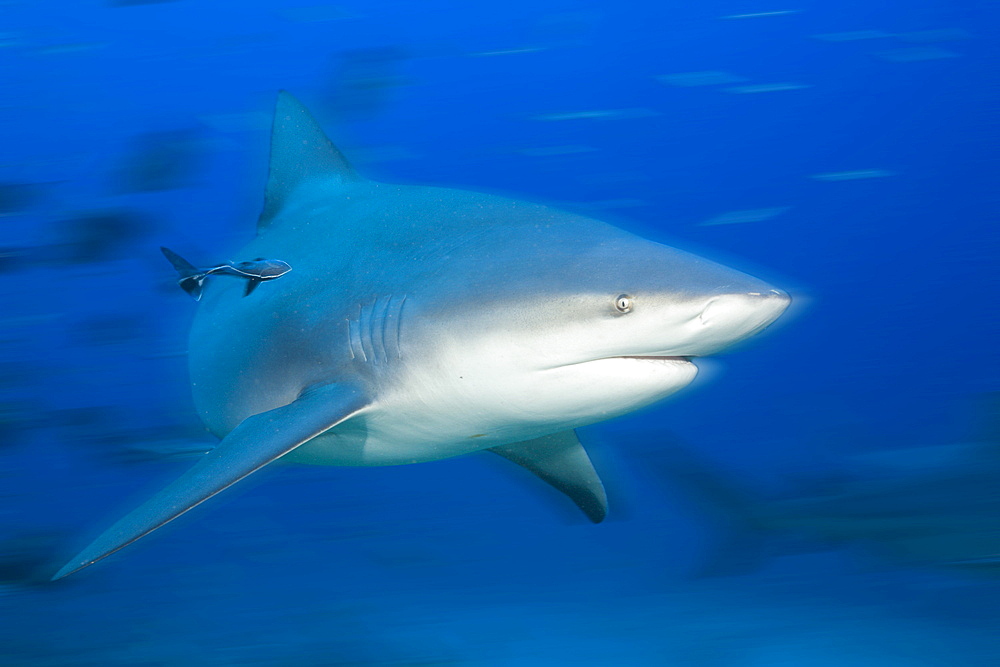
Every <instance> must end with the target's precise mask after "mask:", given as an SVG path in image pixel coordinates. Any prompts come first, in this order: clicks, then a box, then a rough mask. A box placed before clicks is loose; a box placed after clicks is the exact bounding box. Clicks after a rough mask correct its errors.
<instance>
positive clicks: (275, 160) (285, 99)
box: [257, 90, 357, 232]
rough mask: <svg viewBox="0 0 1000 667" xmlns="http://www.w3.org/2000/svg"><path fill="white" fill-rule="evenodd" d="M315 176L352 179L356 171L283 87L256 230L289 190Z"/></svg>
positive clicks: (264, 224) (272, 214)
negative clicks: (262, 204)
mask: <svg viewBox="0 0 1000 667" xmlns="http://www.w3.org/2000/svg"><path fill="white" fill-rule="evenodd" d="M316 178H332V179H339V180H354V179H356V178H357V175H356V174H355V173H354V170H353V169H351V165H350V164H348V162H347V160H346V159H345V158H344V156H343V155H341V153H340V151H339V150H337V147H336V146H334V145H333V142H331V141H330V140H329V139H328V138H327V136H326V134H324V133H323V128H321V127H320V126H319V123H317V122H316V119H315V118H313V117H312V114H310V113H309V111H308V109H306V108H305V106H303V104H302V103H301V102H299V101H298V100H297V99H295V97H294V96H293V95H292V94H291V93H288V92H287V91H284V90H282V91H281V92H279V93H278V102H277V104H276V105H275V107H274V124H273V126H272V127H271V161H270V164H269V167H268V176H267V190H265V192H264V210H263V211H262V212H261V214H260V219H259V220H258V221H257V231H258V232H259V231H261V230H262V229H264V228H266V227H267V226H268V225H269V224H271V220H273V219H274V217H275V216H276V215H277V214H278V211H280V210H281V208H282V207H283V206H284V204H285V200H286V199H287V198H288V196H289V194H291V193H292V191H294V190H295V189H296V188H298V186H299V185H301V184H302V183H303V182H305V181H308V180H312V179H316Z"/></svg>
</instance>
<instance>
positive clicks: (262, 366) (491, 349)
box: [55, 93, 789, 578]
mask: <svg viewBox="0 0 1000 667" xmlns="http://www.w3.org/2000/svg"><path fill="white" fill-rule="evenodd" d="M240 256H245V257H280V258H282V260H283V261H287V262H288V263H289V264H290V265H292V266H294V267H295V271H293V272H291V273H288V274H287V275H286V276H283V277H282V278H281V280H277V281H274V282H273V284H271V285H270V286H269V288H268V289H267V290H260V291H258V292H257V293H255V294H254V298H252V299H243V298H238V296H239V295H238V292H237V290H238V289H239V285H238V284H235V283H234V282H233V281H216V282H213V283H210V284H207V285H206V289H205V294H204V298H203V299H202V300H201V302H200V305H199V307H198V312H197V315H196V317H195V320H194V324H193V326H192V329H191V339H190V346H189V349H190V354H189V362H190V373H191V383H192V388H193V392H194V400H195V405H196V407H197V409H198V412H199V414H200V416H201V418H202V420H203V421H204V423H205V424H206V426H207V427H208V428H209V429H210V430H211V431H212V432H213V433H214V434H216V435H217V436H219V437H220V438H222V441H221V442H220V443H219V445H218V446H217V447H216V448H215V449H214V450H212V451H211V452H210V453H208V454H206V455H205V456H204V457H203V458H202V459H201V460H200V461H199V462H198V463H197V464H196V465H195V466H194V467H193V468H192V469H191V470H190V471H188V472H187V473H185V474H184V475H182V476H181V477H180V478H179V479H178V480H177V481H175V482H174V483H173V484H171V485H169V486H168V487H167V488H166V489H164V490H163V491H161V492H160V493H159V494H157V495H155V496H154V497H153V498H151V499H150V500H149V501H147V502H146V503H145V504H143V505H141V506H140V507H139V508H137V509H136V510H134V511H133V512H132V513H130V514H128V515H126V516H125V517H124V518H123V519H122V520H120V521H119V522H118V523H116V524H115V525H113V526H112V527H111V528H109V529H108V530H107V531H106V532H105V533H104V534H102V535H101V536H100V537H98V538H97V540H96V541H94V543H93V544H91V545H90V546H89V547H87V548H86V549H84V550H83V552H82V553H80V554H79V555H78V556H77V557H76V558H75V559H73V560H72V561H70V562H69V563H68V564H67V565H66V566H65V567H63V568H62V569H61V570H60V571H59V572H58V573H57V574H56V576H55V578H59V577H63V576H66V575H67V574H70V573H72V572H75V571H76V570H79V569H81V568H84V567H86V566H88V565H91V564H92V563H94V562H95V561H97V560H99V559H101V558H104V557H105V556H107V555H108V554H110V553H113V552H114V551H117V550H118V549H120V548H122V547H123V546H125V545H127V544H129V543H131V542H133V541H135V540H137V539H139V538H140V537H142V536H143V535H145V534H147V533H149V532H151V531H152V530H155V529H156V528H158V527H159V526H161V525H163V524H164V523H166V522H168V521H170V520H172V519H173V518H175V517H177V516H179V515H180V514H182V513H183V512H186V511H187V510H189V509H190V508H192V507H194V506H195V505H197V504H199V503H201V502H203V501H204V500H206V499H208V498H209V497H211V496H213V495H215V494H216V493H218V492H219V491H221V490H223V489H225V488H226V487H228V486H229V485H231V484H234V483H235V482H237V481H239V480H240V479H242V478H243V477H245V476H247V475H249V474H251V473H252V472H254V471H255V470H257V469H259V468H261V467H263V466H265V465H267V464H268V463H270V462H272V461H274V460H276V459H278V458H281V457H285V459H286V460H294V461H300V462H304V463H313V464H325V465H341V466H368V465H396V464H403V463H419V462H424V461H433V460H436V459H443V458H447V457H451V456H459V455H462V454H468V453H470V452H475V451H479V450H491V451H493V452H495V453H496V454H499V455H500V456H503V457H505V458H507V459H509V460H511V461H513V462H514V463H517V464H518V465H522V466H524V467H525V468H527V469H529V470H531V471H533V472H534V473H536V474H537V475H538V476H539V477H540V478H542V479H543V480H544V481H546V482H548V483H550V484H552V485H553V486H555V487H556V488H558V489H559V490H561V491H563V492H564V493H566V494H567V495H568V496H569V497H570V498H571V499H572V500H573V501H574V502H576V504H577V505H578V506H579V507H580V508H581V509H582V510H583V511H584V512H585V513H586V514H587V515H588V516H589V517H590V518H591V519H592V520H593V521H595V522H597V521H600V520H601V519H603V518H604V515H605V513H606V511H607V500H606V497H605V493H604V489H603V486H602V484H601V481H600V478H599V477H598V475H597V473H596V471H595V470H594V468H593V466H592V465H591V462H590V459H589V457H588V456H587V453H586V451H585V450H584V448H583V446H582V445H581V444H580V442H579V440H578V439H577V437H576V434H575V433H574V431H573V429H575V428H577V427H580V426H585V425H587V424H592V423H595V422H598V421H602V420H605V419H609V418H612V417H616V416H618V415H622V414H625V413H628V412H631V411H633V410H636V409H638V408H641V407H644V406H646V405H649V404H651V403H653V402H655V401H658V400H660V399H662V398H664V397H666V396H668V395H670V394H672V393H674V392H676V391H678V390H679V389H681V388H683V387H685V386H686V385H687V384H689V383H690V382H691V381H692V379H693V378H694V377H695V373H696V370H697V369H696V366H695V365H694V364H693V363H692V362H691V358H692V357H697V356H702V355H708V354H712V353H714V352H717V351H719V350H722V349H724V348H726V347H728V346H729V345H731V344H733V343H736V342H737V341H740V340H743V339H745V338H747V337H749V336H751V335H753V334H755V333H757V332H759V331H761V330H762V329H764V328H765V327H767V326H768V325H769V324H771V322H773V321H774V320H775V319H776V318H777V317H778V316H779V315H781V313H782V312H783V311H784V310H785V309H786V307H787V306H788V304H789V297H788V296H787V295H786V294H785V293H783V292H781V291H779V290H776V289H774V288H772V287H771V286H770V285H767V284H765V283H763V282H762V281H760V280H757V279H755V278H753V277H751V276H748V275H745V274H743V273H740V272H738V271H735V270H733V269H730V268H727V267H725V266H721V265H719V264H716V263H713V262H711V261H708V260H706V259H702V258H700V257H697V256H695V255H691V254H688V253H685V252H682V251H680V250H677V249H674V248H670V247H667V246H664V245H660V244H658V243H654V242H652V241H647V240H645V239H642V238H639V237H637V236H635V235H633V234H630V233H628V232H626V231H624V230H621V229H618V228H615V227H612V226H611V225H608V224H605V223H603V222H599V221H597V220H592V219H589V218H585V217H581V216H577V215H572V214H569V213H566V212H562V211H559V210H556V209H553V208H549V207H547V206H542V205H539V204H532V203H526V202H521V201H515V200H512V199H507V198H504V197H498V196H493V195H486V194H480V193H475V192H466V191H462V190H454V189H447V188H439V187H423V186H403V185H388V184H385V183H376V182H374V181H370V180H366V179H364V178H362V177H360V176H359V175H358V174H357V173H356V172H355V171H354V170H353V169H352V168H351V167H350V165H349V164H348V162H347V161H346V159H345V158H344V157H343V156H342V155H341V154H340V152H339V151H338V150H337V149H336V148H335V147H334V146H333V144H331V143H330V141H329V139H327V138H326V136H325V135H324V133H323V131H322V129H321V128H320V127H319V125H318V124H317V123H316V121H315V120H314V119H313V118H312V117H311V116H310V115H309V112H308V111H306V109H305V108H304V107H303V106H302V105H301V104H300V103H299V102H298V101H297V100H296V99H295V98H293V97H292V96H291V95H289V94H287V93H281V94H280V95H279V98H278V102H277V108H276V110H275V119H274V128H273V132H272V139H271V164H270V173H269V180H268V185H267V189H266V194H265V203H264V209H263V213H262V214H261V217H260V220H259V222H258V235H257V237H256V238H255V239H254V240H253V241H251V242H250V244H249V245H248V246H247V247H246V248H244V249H243V250H242V251H241V252H240Z"/></svg>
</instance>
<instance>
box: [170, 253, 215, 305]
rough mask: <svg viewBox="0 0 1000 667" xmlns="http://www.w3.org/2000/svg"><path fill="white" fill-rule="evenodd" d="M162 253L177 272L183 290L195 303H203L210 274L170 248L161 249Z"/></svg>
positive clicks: (178, 281)
mask: <svg viewBox="0 0 1000 667" xmlns="http://www.w3.org/2000/svg"><path fill="white" fill-rule="evenodd" d="M160 251H161V252H162V253H163V256H164V257H166V258H167V261H169V262H170V264H171V265H173V267H174V269H175V270H176V271H177V275H178V279H177V284H178V285H180V286H181V289H182V290H184V291H185V292H187V293H188V294H190V295H191V296H192V297H193V298H194V300H195V301H201V293H202V290H203V289H204V287H205V278H206V277H207V276H208V272H206V271H202V270H200V269H198V268H197V267H195V265H194V264H192V263H191V262H189V261H187V260H186V259H184V258H183V257H181V256H180V255H178V254H177V253H176V252H174V251H173V250H171V249H170V248H163V247H161V248H160Z"/></svg>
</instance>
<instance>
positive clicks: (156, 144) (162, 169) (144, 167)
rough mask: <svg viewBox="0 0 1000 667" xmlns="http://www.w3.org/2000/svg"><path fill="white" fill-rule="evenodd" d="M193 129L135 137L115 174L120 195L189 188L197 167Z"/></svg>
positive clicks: (150, 133) (196, 148) (196, 135)
mask: <svg viewBox="0 0 1000 667" xmlns="http://www.w3.org/2000/svg"><path fill="white" fill-rule="evenodd" d="M200 143H201V142H200V138H199V136H198V134H197V131H196V130H168V131H163V132H145V133H143V134H140V135H138V136H136V137H135V138H134V139H133V140H132V142H131V146H130V147H129V149H128V151H127V152H126V155H125V157H124V159H123V163H122V166H121V168H120V169H119V170H118V171H117V172H116V173H115V180H116V184H115V185H116V187H117V189H118V190H119V191H120V192H125V193H129V192H159V191H162V190H173V189H177V188H183V187H188V186H189V185H191V182H192V173H193V172H194V171H195V168H196V167H197V164H198V158H199V153H200V151H201V149H200Z"/></svg>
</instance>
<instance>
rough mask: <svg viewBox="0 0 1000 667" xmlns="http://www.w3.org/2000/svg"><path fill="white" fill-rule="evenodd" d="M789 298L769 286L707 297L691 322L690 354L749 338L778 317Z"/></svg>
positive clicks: (700, 354)
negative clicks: (693, 328)
mask: <svg viewBox="0 0 1000 667" xmlns="http://www.w3.org/2000/svg"><path fill="white" fill-rule="evenodd" d="M791 301H792V299H791V297H790V296H789V295H788V294H787V293H786V292H783V291H781V290H779V289H774V288H772V287H770V286H768V287H761V288H755V289H753V290H752V291H740V292H734V293H726V294H717V295H714V296H712V297H710V298H709V299H708V300H707V302H705V305H704V306H703V307H702V309H701V312H700V313H699V314H698V315H697V317H696V318H695V319H694V322H693V324H694V326H695V331H693V332H692V333H693V336H692V341H691V343H692V350H693V351H692V354H693V355H696V356H702V355H706V354H712V353H714V352H718V351H719V350H722V349H724V348H726V347H729V346H730V345H733V344H735V343H738V342H739V341H741V340H744V339H746V338H749V337H750V336H752V335H754V334H756V333H758V332H760V331H762V330H763V329H765V328H766V327H767V326H768V325H770V324H771V323H772V322H774V321H775V320H776V319H778V318H779V317H780V316H781V314H782V313H784V312H785V310H786V309H787V308H788V306H789V304H790V303H791Z"/></svg>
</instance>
